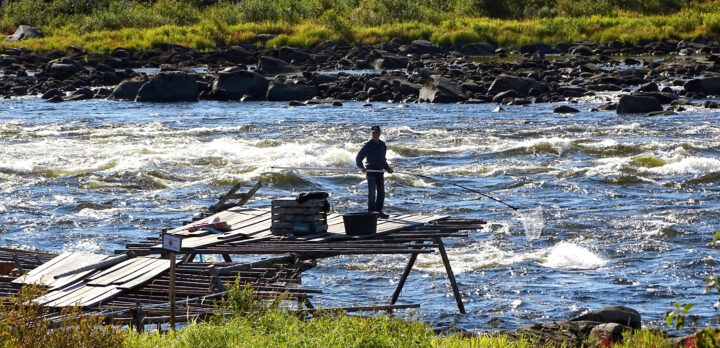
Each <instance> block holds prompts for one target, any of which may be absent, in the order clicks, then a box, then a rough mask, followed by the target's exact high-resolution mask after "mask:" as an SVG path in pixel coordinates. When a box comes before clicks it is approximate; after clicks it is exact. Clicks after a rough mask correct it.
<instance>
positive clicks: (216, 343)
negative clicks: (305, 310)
mask: <svg viewBox="0 0 720 348" xmlns="http://www.w3.org/2000/svg"><path fill="white" fill-rule="evenodd" d="M125 345H126V346H127V347H218V348H219V347H498V348H500V347H518V348H521V347H528V348H529V347H537V346H538V345H537V344H536V342H533V341H531V340H517V341H513V340H510V339H508V338H507V337H505V336H495V337H493V336H478V337H473V338H468V337H463V336H459V335H450V336H439V335H435V334H434V333H433V331H432V330H431V329H430V328H429V327H428V326H427V325H425V324H423V323H420V322H418V321H404V320H400V319H397V318H393V317H390V316H387V315H382V316H375V317H357V316H349V315H342V314H341V315H321V316H319V317H317V318H314V319H311V320H302V319H299V318H297V317H296V316H295V315H292V314H290V313H285V312H282V311H271V312H268V313H265V314H262V315H260V316H251V317H241V316H238V317H234V318H231V319H226V320H222V321H220V322H215V323H202V324H196V325H191V326H188V327H185V328H183V329H181V330H178V331H176V332H174V333H168V334H157V333H147V334H138V333H133V334H131V335H130V337H129V338H128V339H127V340H126V341H125Z"/></svg>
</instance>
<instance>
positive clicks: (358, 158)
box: [355, 143, 367, 173]
mask: <svg viewBox="0 0 720 348" xmlns="http://www.w3.org/2000/svg"><path fill="white" fill-rule="evenodd" d="M366 156H367V143H366V144H365V145H363V147H362V149H360V151H359V152H358V154H357V156H355V164H356V165H357V166H358V168H360V169H362V171H363V173H365V170H366V169H365V166H364V165H363V163H362V162H363V160H364V159H365V157H366Z"/></svg>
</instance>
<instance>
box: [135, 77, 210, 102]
mask: <svg viewBox="0 0 720 348" xmlns="http://www.w3.org/2000/svg"><path fill="white" fill-rule="evenodd" d="M199 94H200V89H199V87H198V83H197V80H196V79H195V76H194V75H192V74H188V73H186V72H183V71H163V72H160V73H158V74H157V75H155V76H154V77H153V78H152V79H151V80H150V81H148V82H147V83H145V84H143V85H142V86H141V87H140V90H138V93H137V97H136V98H135V101H139V102H165V103H167V102H183V101H197V100H198V95H199Z"/></svg>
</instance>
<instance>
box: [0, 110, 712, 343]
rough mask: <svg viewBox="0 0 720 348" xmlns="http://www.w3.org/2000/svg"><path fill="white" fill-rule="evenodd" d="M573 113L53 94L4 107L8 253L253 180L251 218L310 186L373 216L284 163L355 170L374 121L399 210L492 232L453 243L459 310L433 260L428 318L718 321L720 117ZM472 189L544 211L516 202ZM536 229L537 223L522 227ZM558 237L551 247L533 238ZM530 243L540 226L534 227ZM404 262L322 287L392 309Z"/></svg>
mask: <svg viewBox="0 0 720 348" xmlns="http://www.w3.org/2000/svg"><path fill="white" fill-rule="evenodd" d="M599 104H600V101H599V99H587V100H584V101H582V102H581V103H580V104H578V105H575V107H577V108H579V109H581V110H583V111H582V112H581V113H579V114H574V115H556V114H553V113H552V109H553V108H554V107H555V106H557V105H556V104H538V105H529V106H525V107H521V106H503V107H504V108H505V109H506V110H505V111H503V112H492V110H493V109H494V108H495V107H496V105H495V104H486V105H427V104H412V105H398V104H382V103H375V104H374V105H373V107H363V103H354V102H351V103H346V104H345V105H344V106H343V107H332V106H326V105H323V106H313V107H309V106H306V107H296V108H288V107H286V106H285V105H286V104H285V103H270V102H256V103H232V102H210V101H203V102H199V103H191V104H151V103H145V104H143V103H131V102H115V101H106V100H92V101H85V102H68V103H62V104H50V103H45V102H44V101H42V100H40V99H39V98H34V97H33V98H23V99H9V100H3V101H2V102H0V246H3V247H19V248H26V249H37V250H45V251H86V252H96V253H111V252H112V251H113V250H114V249H118V248H122V247H123V245H124V244H125V243H126V242H130V241H136V240H138V239H141V238H144V237H148V236H156V235H157V234H158V232H159V231H160V229H161V228H162V227H168V226H177V225H179V224H180V222H181V221H182V220H184V219H187V218H189V217H190V216H192V215H193V214H194V213H196V212H198V211H199V210H201V209H203V208H204V207H206V206H207V205H210V204H212V203H214V202H215V200H216V197H217V196H218V195H220V194H222V193H224V192H225V191H227V190H228V189H229V188H230V186H231V185H233V184H234V183H236V182H243V183H245V184H246V186H247V187H249V186H251V185H252V184H254V183H255V182H256V181H258V180H260V181H263V182H264V183H267V184H268V186H266V187H264V188H263V189H261V190H260V191H259V193H258V195H257V196H256V199H255V200H254V201H253V202H252V203H251V205H252V206H268V205H269V200H270V199H272V198H273V197H278V196H285V195H288V194H292V193H297V192H301V191H307V190H325V191H329V192H330V193H331V194H332V197H331V201H332V204H333V209H334V210H335V211H338V212H341V213H344V212H350V211H358V210H361V209H362V208H363V207H364V205H365V198H364V195H365V192H366V189H367V186H366V184H365V182H364V180H363V177H362V176H361V175H357V174H342V173H340V174H338V173H328V172H294V171H289V170H284V171H281V170H273V169H271V168H270V167H272V166H302V167H338V168H347V169H351V168H353V166H354V164H353V162H354V156H355V153H356V152H357V150H358V149H359V148H360V146H361V144H362V143H363V141H365V140H366V139H367V138H368V131H367V130H368V127H369V125H370V124H380V125H381V126H383V127H384V135H383V136H384V138H385V140H386V141H387V144H388V148H389V151H388V157H389V160H390V161H391V163H392V165H393V167H394V168H395V169H396V170H397V171H406V172H412V173H419V174H424V175H431V176H433V177H436V178H438V179H442V180H444V182H442V181H441V182H432V181H429V180H420V179H418V178H417V177H412V176H408V175H392V176H389V180H388V183H387V185H388V191H389V197H388V206H389V207H388V208H387V211H388V212H389V213H391V214H392V213H409V212H417V211H423V212H428V213H442V214H450V215H453V216H457V217H466V218H483V219H487V220H488V222H489V223H488V225H487V227H486V228H485V229H483V230H480V231H475V232H472V233H471V234H470V237H469V238H468V239H457V240H450V241H448V252H449V254H450V260H451V262H452V264H453V267H454V269H455V271H456V276H457V279H458V281H459V283H460V287H461V290H462V293H463V296H464V297H465V301H466V308H467V310H468V314H467V315H459V314H457V312H456V308H455V302H454V299H453V297H452V291H451V289H450V286H449V284H448V282H447V279H446V278H445V275H444V271H443V267H442V262H441V261H440V258H439V256H438V255H429V256H422V257H420V258H419V260H418V267H417V268H416V269H415V270H414V271H413V272H412V273H411V276H410V279H409V283H408V284H407V285H406V287H405V291H404V292H403V294H402V295H401V297H400V300H401V302H402V301H404V302H413V303H420V304H421V305H422V306H421V309H420V315H421V316H422V318H423V320H426V321H429V322H432V323H433V324H435V325H437V326H445V325H454V326H457V327H461V328H465V329H469V330H472V331H488V330H491V329H495V328H515V327H518V326H529V325H530V324H531V323H533V322H536V321H541V320H550V319H565V318H569V317H572V316H575V315H578V314H580V313H582V312H583V311H586V310H590V309H597V308H600V307H603V306H610V305H617V304H623V305H627V306H629V307H632V308H635V309H636V310H638V311H639V312H640V313H641V314H642V316H643V320H644V322H645V324H646V325H655V326H660V325H663V316H664V314H665V312H666V311H668V310H670V309H672V307H673V306H672V304H673V303H674V302H675V301H680V302H683V303H688V302H689V303H694V304H695V307H694V308H693V309H692V311H691V314H695V315H697V316H698V317H697V319H698V320H699V325H701V326H704V325H705V324H706V323H707V322H708V321H713V322H715V319H714V317H715V315H716V314H717V312H716V310H715V309H714V308H713V305H714V304H715V303H716V302H717V301H718V297H719V296H718V294H717V293H714V292H709V293H707V294H703V291H704V288H705V287H704V284H703V280H705V279H706V278H708V277H710V276H711V275H713V274H715V272H716V264H717V262H716V261H715V260H716V259H717V258H718V256H719V255H720V254H718V251H716V250H713V249H712V247H711V241H712V237H713V235H714V232H715V231H716V230H718V229H720V214H719V213H718V211H719V210H720V201H719V200H718V198H720V190H719V189H718V182H720V137H719V136H720V111H716V110H707V109H703V108H694V107H688V110H687V111H685V112H682V113H679V114H677V115H673V116H657V117H647V116H644V115H632V116H619V115H616V114H615V112H613V111H600V112H588V111H586V110H588V109H589V108H590V107H593V106H597V105H599ZM447 183H455V184H460V185H464V186H468V187H472V188H474V189H477V190H482V191H484V192H488V193H489V194H491V195H493V196H495V197H497V198H499V199H501V200H504V201H507V202H509V203H511V204H513V205H517V206H520V207H523V208H526V209H522V210H521V214H517V213H516V214H513V211H512V210H510V209H508V208H507V207H505V206H503V205H501V204H498V203H495V202H493V201H490V200H486V199H482V198H481V197H480V196H478V195H476V194H472V193H469V192H467V191H464V190H462V189H460V188H457V187H454V186H451V185H447ZM523 222H524V223H525V225H523ZM540 228H542V234H541V235H540V236H539V237H538V238H537V239H532V237H533V236H532V235H531V232H532V231H533V230H535V231H539V229H540ZM526 232H527V233H526ZM405 262H406V258H405V257H394V256H377V257H375V256H373V257H343V258H335V259H329V260H322V261H321V262H320V264H319V266H318V267H317V268H316V269H314V270H312V271H310V272H308V273H307V274H306V275H305V278H304V282H305V284H306V285H307V286H310V287H317V288H323V289H325V292H326V293H325V294H323V295H320V296H319V297H318V298H317V299H316V302H317V305H324V306H338V305H360V304H368V303H387V302H388V301H389V298H390V296H391V294H392V291H393V290H394V287H395V284H396V283H395V282H396V281H397V279H398V277H399V275H400V273H401V272H402V268H403V267H404V264H405Z"/></svg>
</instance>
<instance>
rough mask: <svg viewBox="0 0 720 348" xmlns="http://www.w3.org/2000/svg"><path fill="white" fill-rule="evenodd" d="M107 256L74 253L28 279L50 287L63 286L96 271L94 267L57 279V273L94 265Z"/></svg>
mask: <svg viewBox="0 0 720 348" xmlns="http://www.w3.org/2000/svg"><path fill="white" fill-rule="evenodd" d="M107 258H108V256H107V255H97V254H88V253H72V254H71V255H68V256H67V257H65V258H63V259H62V260H60V261H58V262H55V263H53V265H51V266H49V267H46V268H44V269H43V270H41V271H39V272H34V274H32V275H31V276H30V277H29V278H28V281H30V282H31V283H37V284H41V285H45V286H49V287H62V286H65V285H68V284H70V283H72V282H75V281H77V280H78V279H81V278H83V277H84V276H86V275H88V274H89V273H91V272H95V270H94V269H92V270H88V271H85V272H80V273H77V274H73V275H69V276H66V277H62V278H59V279H55V276H56V275H58V274H63V273H66V272H68V271H71V270H75V269H78V268H80V267H83V266H88V265H92V264H94V263H97V262H100V261H102V260H105V259H107ZM51 261H52V260H51Z"/></svg>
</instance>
